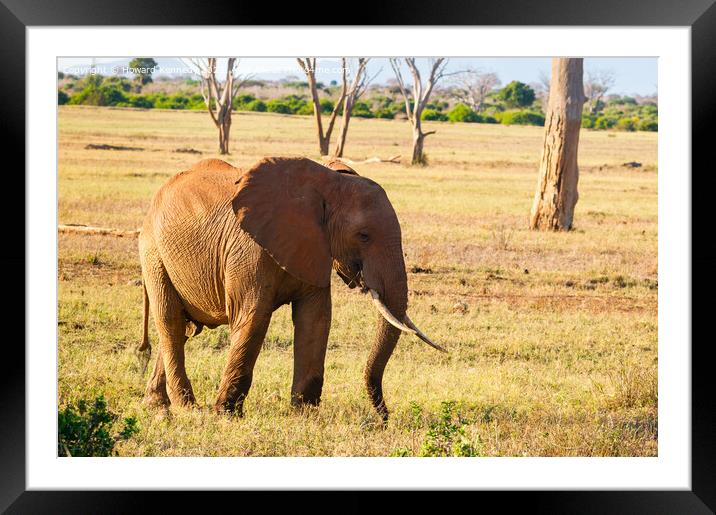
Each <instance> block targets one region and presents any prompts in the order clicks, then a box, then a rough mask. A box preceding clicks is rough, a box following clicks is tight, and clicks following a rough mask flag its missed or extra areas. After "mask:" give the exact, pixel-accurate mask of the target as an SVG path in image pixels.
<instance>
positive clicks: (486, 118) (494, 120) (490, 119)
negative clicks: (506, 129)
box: [482, 116, 499, 123]
mask: <svg viewBox="0 0 716 515" xmlns="http://www.w3.org/2000/svg"><path fill="white" fill-rule="evenodd" d="M482 121H483V123H499V122H498V121H497V118H495V117H494V116H483V117H482Z"/></svg>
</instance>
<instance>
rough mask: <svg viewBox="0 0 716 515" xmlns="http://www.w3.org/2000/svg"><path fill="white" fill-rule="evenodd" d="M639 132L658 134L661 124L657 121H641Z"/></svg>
mask: <svg viewBox="0 0 716 515" xmlns="http://www.w3.org/2000/svg"><path fill="white" fill-rule="evenodd" d="M639 130H640V131H650V132H656V131H658V130H659V122H657V121H656V120H641V121H640V122H639Z"/></svg>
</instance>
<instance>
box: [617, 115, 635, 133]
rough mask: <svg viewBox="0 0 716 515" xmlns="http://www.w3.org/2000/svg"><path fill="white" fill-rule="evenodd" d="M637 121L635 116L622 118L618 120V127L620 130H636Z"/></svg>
mask: <svg viewBox="0 0 716 515" xmlns="http://www.w3.org/2000/svg"><path fill="white" fill-rule="evenodd" d="M636 123H637V122H636V121H635V119H634V118H620V119H619V120H618V121H617V124H616V128H617V129H618V130H620V131H629V132H632V131H635V130H636Z"/></svg>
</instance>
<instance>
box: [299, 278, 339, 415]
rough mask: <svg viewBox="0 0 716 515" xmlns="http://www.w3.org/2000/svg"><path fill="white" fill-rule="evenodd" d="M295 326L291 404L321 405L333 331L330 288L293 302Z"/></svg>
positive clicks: (318, 290) (319, 290)
mask: <svg viewBox="0 0 716 515" xmlns="http://www.w3.org/2000/svg"><path fill="white" fill-rule="evenodd" d="M291 307H292V315H293V325H294V338H293V384H292V386H291V404H293V405H294V406H296V405H300V404H312V405H317V404H318V403H320V402H321V390H322V389H323V365H324V362H325V360H326V346H327V344H328V332H329V331H330V328H331V291H330V288H321V289H316V290H313V291H312V292H311V293H310V294H308V295H307V296H305V297H302V298H301V299H298V300H295V301H294V302H293V303H292V306H291Z"/></svg>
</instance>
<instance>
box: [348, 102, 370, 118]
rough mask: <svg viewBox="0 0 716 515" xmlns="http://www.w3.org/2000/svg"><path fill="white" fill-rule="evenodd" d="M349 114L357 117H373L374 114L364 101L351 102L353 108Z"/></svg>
mask: <svg viewBox="0 0 716 515" xmlns="http://www.w3.org/2000/svg"><path fill="white" fill-rule="evenodd" d="M351 116H355V117H357V118H374V117H375V115H374V114H373V112H372V111H371V110H370V106H369V105H368V104H366V103H365V102H356V103H355V104H353V110H352V111H351Z"/></svg>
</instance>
